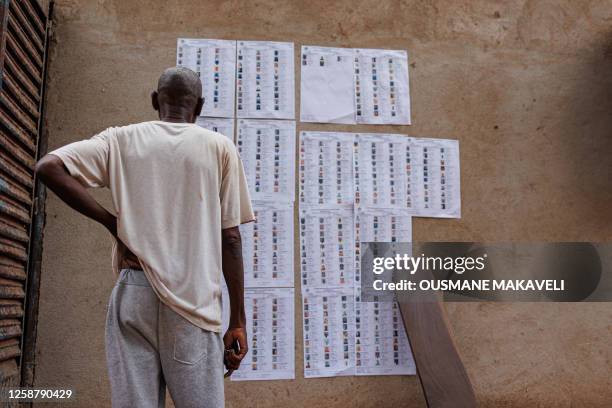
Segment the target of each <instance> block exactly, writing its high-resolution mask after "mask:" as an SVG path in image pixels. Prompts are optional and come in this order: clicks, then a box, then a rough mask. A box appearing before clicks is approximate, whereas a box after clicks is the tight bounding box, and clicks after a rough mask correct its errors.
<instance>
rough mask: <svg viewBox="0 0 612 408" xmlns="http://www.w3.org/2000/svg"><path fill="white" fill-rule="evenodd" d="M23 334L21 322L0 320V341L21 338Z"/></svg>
mask: <svg viewBox="0 0 612 408" xmlns="http://www.w3.org/2000/svg"><path fill="white" fill-rule="evenodd" d="M21 333H22V331H21V322H20V321H19V320H17V319H6V320H0V340H6V339H15V338H19V337H21Z"/></svg>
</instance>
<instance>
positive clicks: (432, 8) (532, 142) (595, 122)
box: [36, 0, 612, 408]
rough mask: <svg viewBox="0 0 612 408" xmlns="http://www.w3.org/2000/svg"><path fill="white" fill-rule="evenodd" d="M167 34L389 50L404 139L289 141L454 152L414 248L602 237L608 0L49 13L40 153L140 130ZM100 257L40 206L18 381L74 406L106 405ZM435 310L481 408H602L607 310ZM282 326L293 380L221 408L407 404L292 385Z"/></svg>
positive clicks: (610, 71) (99, 2) (235, 388)
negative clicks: (38, 252)
mask: <svg viewBox="0 0 612 408" xmlns="http://www.w3.org/2000/svg"><path fill="white" fill-rule="evenodd" d="M177 37H200V38H227V39H247V40H251V39H252V40H255V39H259V40H279V41H294V42H295V43H296V50H298V49H299V48H297V47H298V46H300V45H302V44H310V45H329V46H347V47H364V48H367V47H371V48H392V49H407V50H408V51H409V53H410V62H411V65H410V79H411V97H412V106H413V117H412V119H413V123H414V125H412V126H409V127H408V126H406V127H386V126H380V127H376V126H359V127H348V126H339V125H338V126H335V125H316V124H298V130H303V129H311V130H315V129H318V130H346V131H355V130H356V129H359V130H366V131H374V132H383V131H392V132H395V133H402V132H403V133H408V134H410V135H412V136H424V137H427V136H433V137H448V138H456V139H459V141H460V146H461V171H462V174H461V177H462V200H463V211H462V213H463V214H462V215H463V216H462V219H460V220H436V219H422V218H420V219H415V220H414V240H415V241H427V240H432V241H433V240H441V241H453V240H456V241H462V240H463V241H474V240H478V241H501V242H505V241H522V242H536V241H570V240H577V241H581V240H591V241H610V240H611V238H612V210H611V209H612V192H611V191H612V190H611V189H610V180H611V177H610V176H611V173H612V172H611V170H612V169H611V167H612V161H611V160H612V159H611V157H612V2H611V1H609V0H607V1H605V0H602V1H588V0H559V1H550V0H540V1H535V0H521V1H510V2H508V1H490V0H477V1H457V0H455V1H451V0H438V1H433V0H432V1H426V2H424V1H384V0H383V1H380V0H378V1H370V0H367V1H351V0H341V1H320V0H312V1H308V2H305V1H304V2H302V1H272V0H257V1H236V0H233V1H208V2H200V1H195V0H191V1H188V0H169V1H164V2H161V1H144V0H58V1H57V2H56V25H55V30H54V38H53V44H52V48H51V60H50V73H49V88H48V110H47V118H48V129H49V135H50V139H49V145H50V148H55V147H57V146H60V145H63V144H66V143H68V142H71V141H74V140H78V139H83V138H87V137H89V136H91V135H93V134H95V133H96V132H98V131H100V130H102V129H104V128H105V127H108V126H111V125H121V124H127V123H130V122H138V121H144V120H150V119H154V118H155V115H154V112H153V111H152V110H151V108H150V106H149V93H150V91H151V90H152V89H153V87H154V86H155V83H156V80H157V77H158V75H159V73H160V72H161V70H162V69H163V68H164V67H167V66H171V65H174V63H175V55H176V38H177ZM296 57H297V53H296ZM296 67H299V64H296ZM298 78H299V72H296V79H298ZM298 92H299V82H298V86H297V87H296V93H298ZM296 96H297V100H298V101H299V95H296ZM298 112H299V110H298ZM95 194H96V197H98V198H100V199H101V200H102V201H103V202H104V203H105V204H106V205H109V206H110V200H109V197H108V194H107V193H106V192H103V191H101V192H96V193H95ZM109 257H110V239H109V237H108V236H107V234H106V233H105V231H104V229H103V228H102V227H100V226H98V225H95V224H94V223H93V222H91V221H88V220H86V219H84V218H83V217H81V216H77V215H76V214H75V213H73V212H72V211H71V210H69V209H68V207H67V206H65V205H64V204H62V203H60V202H59V200H58V199H57V198H56V197H55V196H54V195H53V194H50V196H49V199H48V203H47V226H46V229H45V241H44V262H43V271H42V287H41V300H40V302H41V303H40V322H39V338H38V353H37V362H38V367H37V370H36V383H37V385H39V386H42V385H53V386H62V387H72V388H74V389H76V392H77V395H78V400H79V403H78V404H77V405H78V406H83V407H104V406H110V402H109V396H108V395H109V389H108V381H107V379H106V368H105V362H104V342H103V341H104V338H103V335H104V317H105V311H106V310H105V308H106V302H107V299H108V296H109V293H110V290H111V287H112V285H113V277H112V275H111V271H110V258H109ZM297 261H298V260H297V259H296V274H297V271H298V267H299V263H297ZM298 282H299V279H296V285H297V284H298ZM296 293H299V287H296ZM298 302H299V299H296V311H299V310H300V308H299V303H298ZM446 307H447V310H448V312H449V316H450V320H451V322H452V325H453V329H454V332H455V336H456V341H457V345H458V347H459V349H460V351H461V353H462V355H463V358H464V362H465V365H466V367H467V370H468V372H469V375H470V376H471V378H472V381H473V383H474V386H475V389H476V392H477V394H478V398H479V400H480V402H481V405H482V406H484V407H496V408H497V407H610V406H612V380H611V378H612V375H611V374H612V346H611V345H610V344H611V342H610V338H612V324H611V322H612V308H611V307H610V304H605V303H601V304H527V303H521V304H519V303H516V304H509V303H496V304H492V303H462V304H447V305H446ZM296 327H298V330H297V332H296V341H297V343H296V376H297V379H296V380H295V381H273V382H251V383H230V384H228V386H227V389H226V394H227V401H228V404H227V405H228V406H229V407H255V406H256V407H286V406H325V407H346V406H350V407H352V406H356V407H374V406H376V407H386V406H407V407H422V406H424V400H423V397H422V393H421V391H420V386H419V384H418V380H417V379H416V378H415V377H360V378H357V377H348V378H332V379H312V380H304V379H303V375H302V368H303V365H302V361H301V355H302V343H301V341H300V340H299V339H301V319H300V316H299V313H298V315H297V316H296Z"/></svg>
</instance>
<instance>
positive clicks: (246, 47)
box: [236, 41, 295, 119]
mask: <svg viewBox="0 0 612 408" xmlns="http://www.w3.org/2000/svg"><path fill="white" fill-rule="evenodd" d="M237 59H238V63H237V76H236V80H237V83H236V101H237V106H236V112H237V115H238V117H239V118H270V119H294V118H295V100H294V99H295V80H294V76H295V74H294V62H293V43H290V42H270V41H238V50H237Z"/></svg>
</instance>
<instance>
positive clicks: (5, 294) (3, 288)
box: [0, 278, 25, 299]
mask: <svg viewBox="0 0 612 408" xmlns="http://www.w3.org/2000/svg"><path fill="white" fill-rule="evenodd" d="M24 297H25V291H24V290H23V283H21V282H17V281H14V280H10V279H6V278H0V299H23V298H24Z"/></svg>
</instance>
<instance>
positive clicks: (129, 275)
mask: <svg viewBox="0 0 612 408" xmlns="http://www.w3.org/2000/svg"><path fill="white" fill-rule="evenodd" d="M117 283H118V284H122V285H138V286H149V287H150V286H151V285H150V284H149V280H148V279H147V276H146V275H145V273H144V272H143V271H142V270H140V269H122V270H121V271H120V272H119V279H117Z"/></svg>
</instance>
